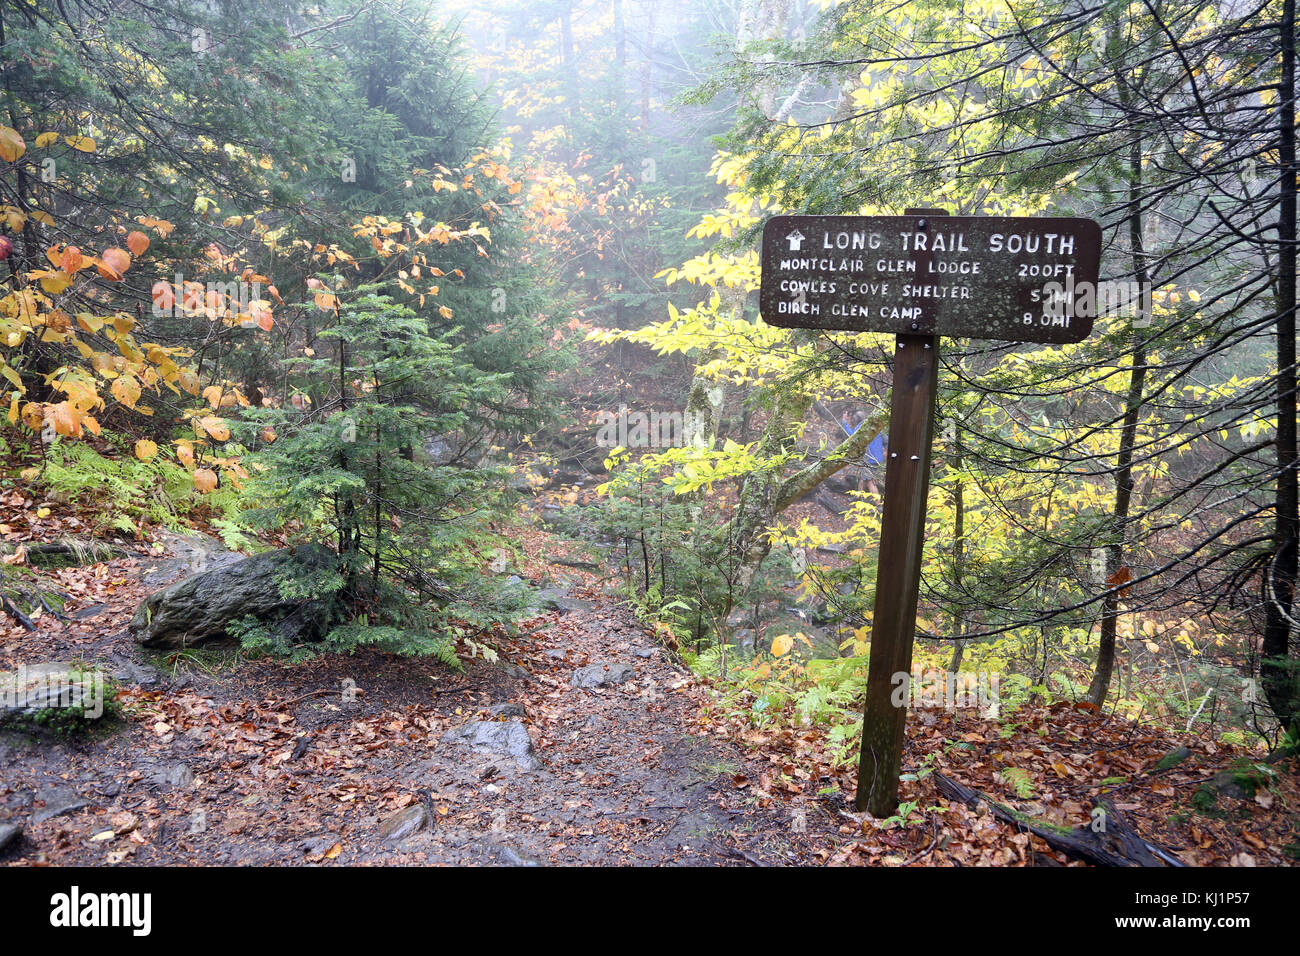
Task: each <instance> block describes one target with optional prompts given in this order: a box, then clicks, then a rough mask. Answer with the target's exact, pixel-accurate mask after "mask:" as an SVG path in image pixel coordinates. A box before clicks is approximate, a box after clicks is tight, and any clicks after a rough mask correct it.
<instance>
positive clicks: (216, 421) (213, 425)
mask: <svg viewBox="0 0 1300 956" xmlns="http://www.w3.org/2000/svg"><path fill="white" fill-rule="evenodd" d="M198 426H199V428H201V429H202V430H203V431H205V432H207V433H208V434H209V435H211V436H212V437H213V438H214V439H216V440H217V441H229V440H230V427H229V426H228V425H227V424H226V420H225V419H224V418H218V417H217V416H216V415H205V416H203V417H202V418H200V419H199V420H198Z"/></svg>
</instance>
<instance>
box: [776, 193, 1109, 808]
mask: <svg viewBox="0 0 1300 956" xmlns="http://www.w3.org/2000/svg"><path fill="white" fill-rule="evenodd" d="M762 265H763V271H762V288H761V290H760V293H759V308H760V311H761V313H762V318H763V320H764V321H765V322H767V323H769V324H771V325H776V326H780V327H782V328H800V329H827V330H837V331H847V332H893V333H895V336H896V339H895V355H894V387H893V397H892V399H891V401H890V409H889V457H888V458H887V459H886V461H885V502H884V508H883V512H882V515H881V522H880V554H879V559H878V561H877V571H876V606H875V611H874V614H873V615H872V621H871V656H870V659H869V663H868V672H867V700H866V706H865V708H864V711H863V719H862V755H861V758H860V761H859V763H858V794H857V808H858V810H860V811H861V810H867V811H869V812H870V813H871V814H872V815H873V816H876V817H883V816H889V815H890V814H892V813H894V812H895V810H896V809H897V807H898V774H899V770H900V769H901V764H902V753H903V730H904V725H905V722H906V719H907V705H906V695H904V701H903V703H902V705H896V704H895V699H894V698H895V694H894V692H895V687H896V685H897V681H896V675H900V674H901V675H903V676H904V679H905V680H907V679H910V677H909V675H910V674H911V672H912V640H913V636H914V634H915V632H916V602H917V594H918V592H919V590H920V583H921V549H922V546H923V544H924V530H925V506H926V496H927V494H928V492H929V488H930V446H931V444H932V442H933V439H934V402H935V392H936V386H937V384H938V372H939V337H940V336H942V335H947V336H959V337H964V338H979V339H1004V340H1008V341H1014V342H1042V343H1067V342H1080V341H1082V340H1083V339H1085V338H1087V337H1088V334H1089V333H1090V332H1091V331H1092V312H1093V311H1094V309H1093V308H1090V307H1089V304H1091V303H1095V302H1096V301H1097V299H1098V290H1097V279H1098V273H1099V271H1100V267H1101V229H1100V227H1099V226H1098V225H1097V223H1095V222H1093V221H1092V220H1090V219H1060V218H1047V217H1042V218H1039V217H1032V218H1031V217H1005V216H987V217H986V216H948V215H946V214H945V213H944V210H942V209H909V210H907V212H906V213H905V214H904V215H902V216H775V217H773V218H772V219H769V220H768V221H767V223H766V225H765V226H764V228H763V251H762ZM904 686H906V685H904Z"/></svg>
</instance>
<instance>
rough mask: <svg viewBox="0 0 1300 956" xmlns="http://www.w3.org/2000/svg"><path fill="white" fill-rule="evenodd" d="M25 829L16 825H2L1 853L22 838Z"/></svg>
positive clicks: (0, 827)
mask: <svg viewBox="0 0 1300 956" xmlns="http://www.w3.org/2000/svg"><path fill="white" fill-rule="evenodd" d="M22 835H23V828H22V827H20V826H19V825H18V824H16V823H0V853H3V852H4V851H5V850H7V849H9V847H10V845H12V844H16V843H17V842H18V840H19V839H21V838H22Z"/></svg>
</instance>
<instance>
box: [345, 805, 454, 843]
mask: <svg viewBox="0 0 1300 956" xmlns="http://www.w3.org/2000/svg"><path fill="white" fill-rule="evenodd" d="M432 826H433V815H432V814H431V813H429V808H428V807H427V806H426V805H425V804H424V803H413V804H411V805H410V806H408V807H403V808H402V809H401V810H398V811H397V812H396V813H390V814H389V815H388V816H387V817H385V818H384V820H383V822H382V823H380V824H379V838H380V839H381V840H383V841H385V842H386V843H398V842H400V841H402V840H405V839H406V838H407V837H411V836H415V834H417V833H419V832H420V831H421V830H427V829H429V828H430V827H432ZM332 845H333V844H331V846H332ZM325 849H327V850H328V849H329V847H326V848H325Z"/></svg>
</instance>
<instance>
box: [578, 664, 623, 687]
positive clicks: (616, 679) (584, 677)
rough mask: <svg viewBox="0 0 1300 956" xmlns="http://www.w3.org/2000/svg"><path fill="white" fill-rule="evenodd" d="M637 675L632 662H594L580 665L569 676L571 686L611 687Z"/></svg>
mask: <svg viewBox="0 0 1300 956" xmlns="http://www.w3.org/2000/svg"><path fill="white" fill-rule="evenodd" d="M635 676H636V670H635V669H634V668H633V667H632V665H631V664H592V665H590V666H589V667H579V668H578V669H577V670H576V671H574V672H573V676H572V677H571V678H569V686H570V687H610V686H612V685H615V684H624V683H626V682H627V681H630V680H631V679H632V678H633V677H635Z"/></svg>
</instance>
